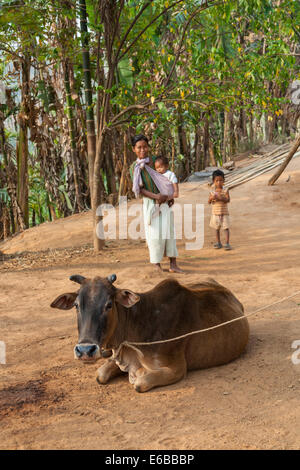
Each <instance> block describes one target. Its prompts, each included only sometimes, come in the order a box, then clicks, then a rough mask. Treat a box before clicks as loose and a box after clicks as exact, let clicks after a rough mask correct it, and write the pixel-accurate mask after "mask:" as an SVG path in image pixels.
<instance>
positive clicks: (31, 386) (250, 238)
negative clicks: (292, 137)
mask: <svg viewBox="0 0 300 470" xmlns="http://www.w3.org/2000/svg"><path fill="white" fill-rule="evenodd" d="M288 174H289V175H291V178H290V181H289V182H286V178H287V175H288ZM268 178H269V175H268V174H266V175H263V176H262V177H259V178H258V179H256V180H253V181H251V182H249V183H247V184H246V185H243V186H241V187H239V188H236V189H234V190H233V191H232V193H231V198H232V202H231V207H230V212H231V215H232V240H231V241H232V245H233V247H234V250H233V251H232V252H225V251H223V250H222V251H221V250H218V251H217V250H213V249H212V243H213V237H212V234H211V231H210V228H209V226H208V220H209V208H208V207H207V205H206V208H205V244H204V248H203V249H202V250H198V251H184V242H180V243H179V252H180V258H179V260H180V265H181V266H182V268H184V269H185V271H186V274H185V275H182V276H180V277H179V276H178V279H180V280H181V281H182V282H183V283H190V282H194V281H196V280H199V279H205V278H207V277H213V278H215V279H216V280H217V281H219V282H220V283H222V284H224V285H225V286H226V287H228V288H229V289H231V290H232V291H233V292H234V294H235V295H236V296H237V297H238V298H239V299H240V300H241V302H242V303H243V304H244V306H245V309H246V312H251V311H253V310H255V309H257V308H259V307H260V306H263V305H265V304H268V303H271V302H274V301H276V300H278V299H280V298H281V297H284V296H287V295H289V294H291V293H292V292H294V291H296V290H300V282H299V279H300V264H299V252H300V217H299V214H300V184H299V183H300V159H298V160H295V161H293V162H292V164H291V165H290V167H289V169H288V171H287V172H286V177H285V176H283V177H282V178H281V179H280V180H279V182H278V184H277V185H276V186H274V187H271V188H270V187H267V186H266V182H267V180H268ZM181 194H182V197H181V199H180V201H181V202H182V203H187V202H196V201H197V202H203V203H206V201H207V188H204V187H203V188H199V187H198V185H197V184H184V185H181ZM90 227H91V218H90V214H83V215H81V216H74V217H73V218H70V219H68V220H65V221H57V222H55V223H53V224H44V225H43V226H41V227H38V228H36V229H33V230H30V231H28V232H26V233H24V234H23V235H22V236H21V237H16V238H15V239H13V240H12V241H10V242H9V243H6V244H5V245H2V246H0V249H1V250H2V251H4V252H5V253H10V256H5V258H4V261H3V262H0V281H1V296H0V340H1V341H5V343H6V347H7V364H6V365H2V364H0V423H1V424H0V448H1V449H46V448H47V449H202V448H206V449H229V448H234V449H274V448H277V449H287V448H288V449H296V448H299V443H300V442H299V436H300V420H299V404H300V403H299V402H300V399H299V396H300V395H299V389H300V365H298V366H296V365H293V363H292V361H291V355H292V353H293V352H294V350H293V349H292V348H291V345H292V342H293V341H295V340H300V315H299V314H300V296H298V297H295V298H293V299H291V300H288V301H286V302H284V303H282V304H279V305H276V306H275V307H273V308H272V309H268V310H266V311H264V312H261V313H259V314H258V315H257V316H254V317H252V318H251V319H250V327H251V338H250V342H249V346H248V349H247V352H246V353H245V354H244V355H243V356H242V357H241V358H240V359H238V360H237V361H235V362H232V363H230V364H228V365H225V366H222V367H217V368H212V369H209V370H202V371H195V372H192V373H189V374H188V376H187V377H186V378H185V379H184V380H182V381H181V382H178V383H177V384H174V385H171V386H168V387H163V388H157V389H154V390H152V391H150V392H148V393H145V394H138V393H136V392H135V391H134V390H133V387H132V386H131V385H130V384H129V382H128V380H127V378H125V377H121V378H118V379H116V380H114V381H113V382H111V383H110V384H108V385H106V386H99V385H98V384H97V382H96V380H95V373H96V369H97V367H98V365H96V366H95V365H91V366H86V365H83V364H80V363H79V362H77V361H75V360H74V359H73V347H74V345H75V344H76V340H77V331H76V319H75V312H73V310H72V311H66V312H63V311H59V310H53V309H50V308H49V304H50V303H51V301H52V300H53V299H54V298H55V297H56V296H57V295H58V294H59V293H62V292H64V291H66V292H68V291H72V289H73V288H74V285H73V284H72V283H71V282H70V281H69V280H68V277H69V276H70V275H71V274H76V273H78V274H82V275H87V276H94V275H103V276H104V275H108V274H112V273H114V272H115V273H117V275H118V280H117V282H116V285H118V286H119V287H127V288H129V289H132V290H135V291H145V290H148V289H149V288H151V287H153V286H154V285H156V284H157V283H158V282H159V281H160V280H161V279H162V278H166V277H168V276H170V274H168V273H167V272H165V273H163V275H162V276H159V275H158V274H155V273H153V272H152V270H151V267H150V266H149V265H148V264H147V260H148V252H147V248H146V247H145V244H144V243H143V242H141V241H138V240H137V241H130V242H129V241H121V242H112V241H111V242H110V243H109V244H108V248H107V249H106V250H105V252H104V253H101V254H98V255H94V254H93V253H92V251H91V248H90V247H89V245H87V244H88V243H89V236H90ZM72 234H74V239H73V238H72ZM70 245H73V247H74V248H73V249H72V250H66V249H65V247H67V246H70ZM76 247H77V248H76ZM46 248H50V251H48V252H47V253H44V252H43V253H38V254H37V253H35V252H37V251H41V250H45V249H46ZM23 250H29V251H33V252H32V253H28V254H25V255H20V254H19V255H16V254H14V253H15V252H16V251H23ZM166 266H167V265H166V264H165V267H166ZM99 365H100V364H99Z"/></svg>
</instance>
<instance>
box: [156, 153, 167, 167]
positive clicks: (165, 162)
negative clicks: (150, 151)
mask: <svg viewBox="0 0 300 470" xmlns="http://www.w3.org/2000/svg"><path fill="white" fill-rule="evenodd" d="M158 160H160V161H161V162H162V164H163V165H166V166H169V159H168V158H167V157H164V156H163V155H160V156H159V157H156V159H155V161H156V162H157V161H158Z"/></svg>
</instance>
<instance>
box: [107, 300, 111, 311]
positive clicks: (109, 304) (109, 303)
mask: <svg viewBox="0 0 300 470" xmlns="http://www.w3.org/2000/svg"><path fill="white" fill-rule="evenodd" d="M111 307H112V301H111V300H109V301H108V302H107V304H106V305H105V309H106V310H109V309H110V308H111Z"/></svg>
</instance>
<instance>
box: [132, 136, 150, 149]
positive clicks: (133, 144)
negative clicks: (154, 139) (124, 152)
mask: <svg viewBox="0 0 300 470" xmlns="http://www.w3.org/2000/svg"><path fill="white" fill-rule="evenodd" d="M140 140H144V141H145V142H146V143H147V144H148V145H149V140H148V138H147V137H146V136H145V135H143V134H138V135H135V136H134V137H132V139H131V143H132V147H135V145H136V144H137V143H138V142H139V141H140Z"/></svg>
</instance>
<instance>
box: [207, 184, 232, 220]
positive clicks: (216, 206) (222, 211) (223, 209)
mask: <svg viewBox="0 0 300 470" xmlns="http://www.w3.org/2000/svg"><path fill="white" fill-rule="evenodd" d="M215 192H216V191H211V192H210V194H215ZM218 194H220V195H222V196H227V194H228V189H222V191H220V192H219V193H218ZM211 205H212V214H213V215H229V212H228V203H227V202H224V201H214V202H212V203H211Z"/></svg>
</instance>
